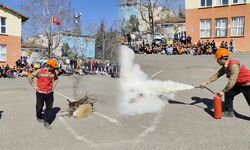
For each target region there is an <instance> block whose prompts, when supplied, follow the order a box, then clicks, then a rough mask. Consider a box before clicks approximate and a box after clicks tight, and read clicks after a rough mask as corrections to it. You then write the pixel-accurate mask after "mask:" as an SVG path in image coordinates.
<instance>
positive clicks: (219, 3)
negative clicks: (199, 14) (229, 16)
mask: <svg viewBox="0 0 250 150" xmlns="http://www.w3.org/2000/svg"><path fill="white" fill-rule="evenodd" d="M227 4H228V0H216V6H223V5H227Z"/></svg>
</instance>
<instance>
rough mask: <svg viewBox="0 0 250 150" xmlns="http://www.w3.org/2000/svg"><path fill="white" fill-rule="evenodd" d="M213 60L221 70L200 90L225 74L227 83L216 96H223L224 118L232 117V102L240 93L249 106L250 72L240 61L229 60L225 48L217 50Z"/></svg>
mask: <svg viewBox="0 0 250 150" xmlns="http://www.w3.org/2000/svg"><path fill="white" fill-rule="evenodd" d="M215 58H216V60H217V62H218V64H219V65H221V66H222V67H221V69H220V70H219V71H218V72H217V73H215V74H214V75H212V76H211V77H210V78H209V80H208V81H206V82H204V83H202V84H201V85H200V87H201V88H203V87H205V86H206V85H207V84H210V83H212V82H214V81H215V80H217V79H218V78H220V77H221V76H223V75H224V74H226V76H227V78H228V83H227V85H226V86H225V88H224V89H223V90H221V91H219V92H217V95H219V96H223V95H225V104H224V109H225V110H224V112H223V116H224V117H234V108H233V100H234V97H235V96H236V95H238V94H240V93H243V95H244V97H245V99H246V100H247V103H248V105H249V106H250V70H248V69H247V68H246V66H245V65H243V64H241V63H240V61H238V60H235V59H232V58H229V51H228V50H227V49H225V48H219V49H218V50H217V51H216V53H215Z"/></svg>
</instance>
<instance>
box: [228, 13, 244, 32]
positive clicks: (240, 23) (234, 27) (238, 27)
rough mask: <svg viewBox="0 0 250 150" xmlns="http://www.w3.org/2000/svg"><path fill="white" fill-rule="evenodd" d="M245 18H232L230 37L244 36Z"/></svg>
mask: <svg viewBox="0 0 250 150" xmlns="http://www.w3.org/2000/svg"><path fill="white" fill-rule="evenodd" d="M244 21H245V17H232V21H231V36H243V35H244V24H245V23H244Z"/></svg>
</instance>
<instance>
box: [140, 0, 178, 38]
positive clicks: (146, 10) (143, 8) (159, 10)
mask: <svg viewBox="0 0 250 150" xmlns="http://www.w3.org/2000/svg"><path fill="white" fill-rule="evenodd" d="M176 1H178V0H176ZM173 7H174V6H173V1H172V0H139V14H140V17H141V19H142V20H143V21H144V22H145V23H146V24H147V25H148V26H149V31H150V32H151V34H152V36H153V35H154V32H155V21H156V20H161V19H167V18H170V17H172V16H174V15H175V13H174V12H173V11H172V8H173Z"/></svg>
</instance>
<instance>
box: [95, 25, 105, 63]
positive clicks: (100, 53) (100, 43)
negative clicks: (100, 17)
mask: <svg viewBox="0 0 250 150" xmlns="http://www.w3.org/2000/svg"><path fill="white" fill-rule="evenodd" d="M104 28H105V25H104V21H101V24H100V26H99V29H98V31H97V34H96V42H95V44H96V45H95V57H96V59H104V58H105V56H104V54H105V52H104V39H105V31H104Z"/></svg>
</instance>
